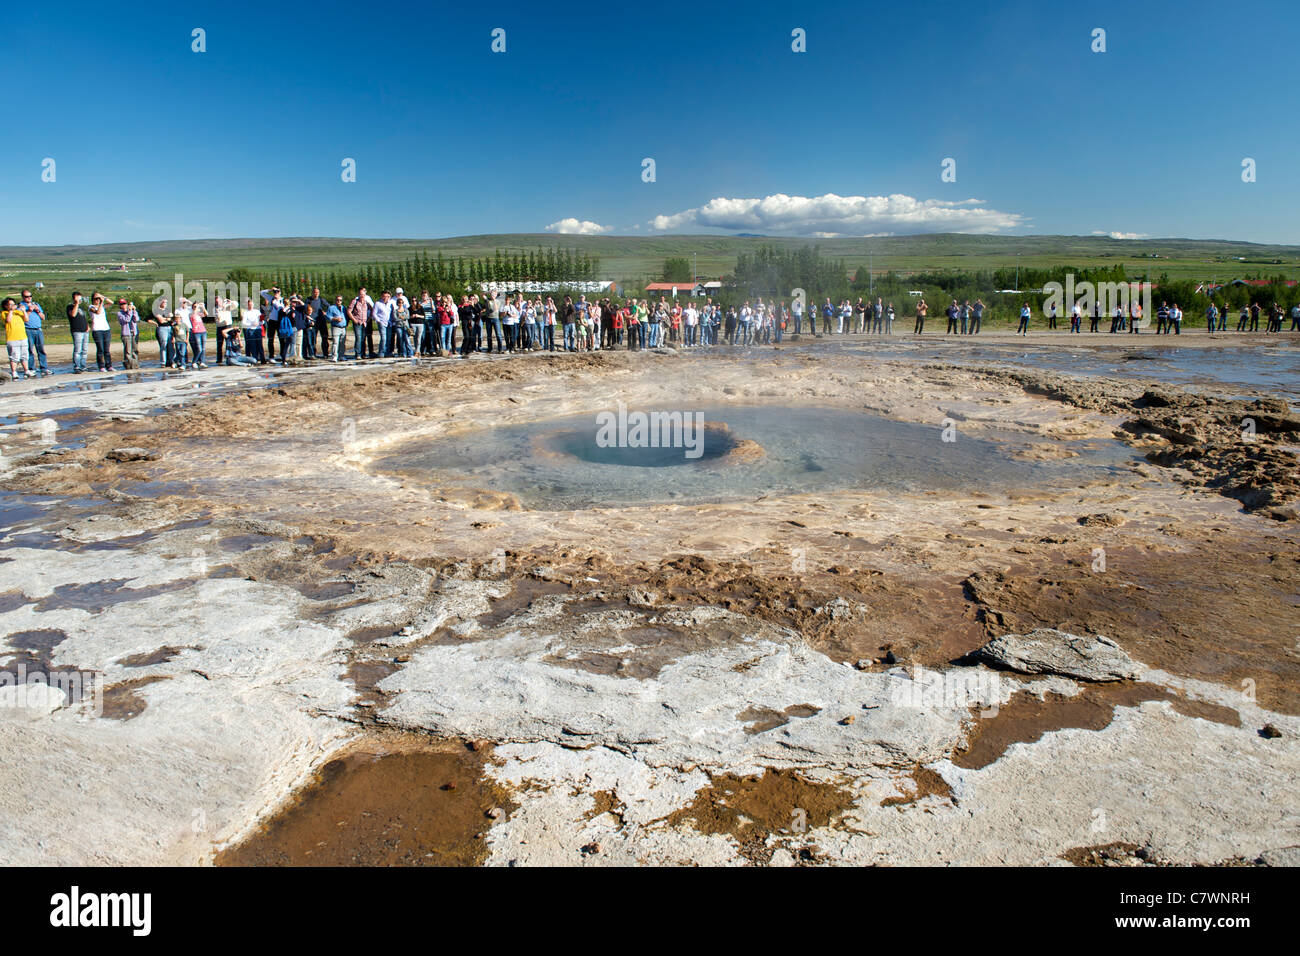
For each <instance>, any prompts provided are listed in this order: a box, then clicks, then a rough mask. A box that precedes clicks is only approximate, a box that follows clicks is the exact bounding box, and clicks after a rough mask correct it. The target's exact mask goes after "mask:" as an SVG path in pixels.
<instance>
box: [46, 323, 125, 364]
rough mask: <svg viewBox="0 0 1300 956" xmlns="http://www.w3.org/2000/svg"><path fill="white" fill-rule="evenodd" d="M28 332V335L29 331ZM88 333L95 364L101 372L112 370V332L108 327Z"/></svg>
mask: <svg viewBox="0 0 1300 956" xmlns="http://www.w3.org/2000/svg"><path fill="white" fill-rule="evenodd" d="M28 334H29V335H30V331H29V333H28ZM90 335H91V337H92V338H93V339H94V340H95V364H96V365H97V366H99V370H100V371H101V372H111V371H113V355H112V353H111V352H110V351H109V344H110V343H111V341H112V338H113V333H112V332H110V331H109V330H108V329H103V330H101V331H98V332H96V331H92V332H91V333H90ZM34 364H35V363H33V365H34Z"/></svg>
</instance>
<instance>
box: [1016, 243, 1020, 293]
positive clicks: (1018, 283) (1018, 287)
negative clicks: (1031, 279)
mask: <svg viewBox="0 0 1300 956" xmlns="http://www.w3.org/2000/svg"><path fill="white" fill-rule="evenodd" d="M1016 291H1017V292H1019V291H1020V253H1018V252H1017V253H1016Z"/></svg>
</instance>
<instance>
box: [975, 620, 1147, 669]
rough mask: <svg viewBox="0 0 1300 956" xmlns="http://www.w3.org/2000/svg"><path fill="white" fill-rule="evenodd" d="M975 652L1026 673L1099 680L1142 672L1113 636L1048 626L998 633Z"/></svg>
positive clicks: (1003, 665)
mask: <svg viewBox="0 0 1300 956" xmlns="http://www.w3.org/2000/svg"><path fill="white" fill-rule="evenodd" d="M975 656H976V657H978V658H981V659H983V660H985V661H988V662H989V663H991V664H996V665H1000V666H1002V667H1006V668H1009V669H1010V670H1013V671H1019V672H1021V673H1022V674H1059V675H1061V676H1063V677H1074V678H1077V679H1078V680H1084V681H1095V682H1104V681H1116V680H1130V679H1132V678H1134V677H1136V676H1137V675H1138V665H1137V663H1136V662H1135V661H1134V660H1133V658H1131V657H1129V656H1128V655H1127V654H1126V653H1124V651H1123V649H1122V648H1121V647H1120V646H1119V645H1118V644H1116V643H1115V642H1114V641H1112V640H1110V639H1109V638H1106V637H1102V636H1101V635H1100V634H1097V635H1095V636H1093V637H1080V636H1079V635H1077V634H1067V633H1066V632H1064V631H1058V630H1056V629H1055V628H1048V627H1040V628H1036V629H1035V630H1032V631H1030V632H1029V633H1028V634H1004V635H1002V636H1001V637H996V638H994V639H993V640H991V641H989V642H988V643H987V644H985V645H984V646H983V647H981V648H979V650H977V651H976V652H975Z"/></svg>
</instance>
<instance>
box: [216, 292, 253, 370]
mask: <svg viewBox="0 0 1300 956" xmlns="http://www.w3.org/2000/svg"><path fill="white" fill-rule="evenodd" d="M249 302H252V299H249ZM217 335H218V336H219V338H218V339H217V342H218V344H220V342H221V338H220V336H222V335H224V336H225V339H226V344H225V346H224V348H222V349H219V351H221V352H222V356H223V357H222V360H221V362H220V363H218V364H223V365H256V364H257V359H255V358H253V357H252V356H251V355H243V354H241V350H240V347H239V340H240V330H239V329H236V328H235V327H234V325H233V323H232V325H231V327H230V328H228V329H226V330H225V332H224V333H223V332H222V331H221V326H220V325H218V326H217Z"/></svg>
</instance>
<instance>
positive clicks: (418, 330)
mask: <svg viewBox="0 0 1300 956" xmlns="http://www.w3.org/2000/svg"><path fill="white" fill-rule="evenodd" d="M423 347H424V323H423V322H416V323H415V324H414V325H412V326H411V352H412V354H413V355H414V356H415V357H416V358H419V357H420V349H421V348H423Z"/></svg>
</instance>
